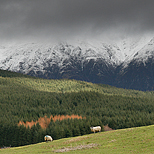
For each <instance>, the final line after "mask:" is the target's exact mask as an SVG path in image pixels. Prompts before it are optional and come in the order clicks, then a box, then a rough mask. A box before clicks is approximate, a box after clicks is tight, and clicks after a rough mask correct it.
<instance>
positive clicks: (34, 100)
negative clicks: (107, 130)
mask: <svg viewBox="0 0 154 154" xmlns="http://www.w3.org/2000/svg"><path fill="white" fill-rule="evenodd" d="M0 76H1V77H0V139H1V140H0V147H2V146H3V145H4V146H10V145H11V146H20V145H27V144H32V143H38V142H42V141H44V135H46V134H49V135H51V136H52V137H53V138H54V139H59V138H64V137H71V136H78V135H84V134H88V133H90V129H89V127H90V126H95V125H101V126H103V125H106V124H108V125H109V127H111V128H113V129H121V128H128V127H136V126H145V125H150V124H154V99H153V97H151V94H150V93H152V92H145V93H143V94H144V95H143V96H141V97H139V96H138V94H139V93H140V92H139V91H134V94H133V95H130V96H127V95H123V94H124V93H126V92H125V90H124V89H118V90H119V91H121V95H116V94H112V93H99V92H94V91H79V92H61V93H60V92H48V91H41V90H40V91H39V90H36V89H34V88H33V87H31V88H30V87H29V86H27V87H26V86H24V85H23V84H19V83H17V82H15V78H13V77H21V78H22V77H23V76H22V75H19V76H18V75H17V74H16V73H10V72H9V73H8V72H7V71H6V72H3V71H0ZM10 77H12V78H10ZM23 78H25V77H23ZM59 82H60V81H59ZM84 86H86V85H84ZM100 87H101V86H100ZM105 88H106V91H107V88H110V89H111V88H112V87H110V86H109V87H108V86H106V87H105ZM104 91H105V90H104ZM110 91H111V90H110ZM123 91H124V92H123ZM131 93H132V92H131ZM72 114H75V115H81V116H82V117H86V119H82V120H81V119H80V120H78V119H68V120H63V121H56V122H53V121H51V122H50V124H49V126H48V127H47V128H46V129H42V128H41V127H40V125H39V124H37V125H34V126H33V127H32V128H26V127H24V126H20V127H19V126H18V125H17V124H18V122H19V121H24V122H26V121H32V120H34V121H36V120H37V119H38V118H39V117H44V116H45V115H47V116H48V117H50V116H51V115H53V116H54V115H72Z"/></svg>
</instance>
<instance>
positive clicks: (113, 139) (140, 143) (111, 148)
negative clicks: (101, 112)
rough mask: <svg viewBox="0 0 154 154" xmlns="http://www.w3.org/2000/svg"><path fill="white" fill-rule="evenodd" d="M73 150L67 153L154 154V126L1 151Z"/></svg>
mask: <svg viewBox="0 0 154 154" xmlns="http://www.w3.org/2000/svg"><path fill="white" fill-rule="evenodd" d="M89 144H93V145H95V146H94V147H92V148H85V149H82V148H81V149H77V148H76V147H81V146H82V147H83V146H85V145H89ZM66 148H68V149H72V148H74V149H75V148H76V150H71V151H67V152H65V153H71V154H91V153H96V154H128V153H131V154H136V153H139V154H141V153H145V154H152V153H154V125H151V126H144V127H137V128H128V129H121V130H113V131H109V132H101V133H96V134H90V135H84V136H78V137H72V138H64V139H60V140H54V141H53V142H48V143H45V142H42V143H38V144H33V145H28V146H21V147H15V148H8V149H1V150H0V153H2V154H16V153H17V154H27V153H32V154H39V153H40V154H42V153H45V154H48V153H50V154H51V153H56V152H55V150H57V149H66Z"/></svg>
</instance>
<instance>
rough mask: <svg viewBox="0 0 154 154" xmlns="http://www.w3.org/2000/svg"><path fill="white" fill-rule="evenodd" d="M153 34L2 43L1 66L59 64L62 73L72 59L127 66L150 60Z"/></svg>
mask: <svg viewBox="0 0 154 154" xmlns="http://www.w3.org/2000/svg"><path fill="white" fill-rule="evenodd" d="M150 37H151V36H150ZM150 37H149V36H146V37H145V36H142V37H135V38H130V37H123V38H121V39H117V40H111V41H108V42H105V41H101V40H100V41H95V42H92V41H91V42H85V41H76V42H73V43H71V44H69V43H66V42H62V43H58V44H51V43H48V44H44V43H22V44H12V45H5V46H0V69H3V70H11V71H15V72H22V73H25V74H28V73H29V72H30V71H34V72H36V71H39V72H42V73H45V71H46V69H45V68H48V67H52V66H57V67H59V68H60V70H61V71H62V72H63V68H64V67H68V66H69V65H71V62H70V60H71V59H74V60H78V61H79V62H80V63H82V64H83V63H85V62H86V61H90V60H94V61H97V60H98V59H102V60H103V61H104V62H106V63H107V64H109V65H113V66H114V67H116V66H119V65H120V64H123V67H124V68H125V67H127V65H128V64H129V62H130V61H131V60H134V59H136V60H137V59H138V60H147V58H148V57H150V56H152V55H153V54H154V50H153V49H154V39H151V38H150ZM150 39H151V40H150ZM104 42H105V43H104Z"/></svg>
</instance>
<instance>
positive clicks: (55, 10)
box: [0, 0, 154, 43]
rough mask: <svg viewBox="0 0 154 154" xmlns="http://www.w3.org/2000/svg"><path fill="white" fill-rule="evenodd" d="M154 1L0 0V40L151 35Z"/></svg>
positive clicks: (54, 40)
mask: <svg viewBox="0 0 154 154" xmlns="http://www.w3.org/2000/svg"><path fill="white" fill-rule="evenodd" d="M153 6H154V0H0V41H1V43H2V42H11V41H13V42H19V41H29V42H30V41H49V42H56V41H58V42H59V41H71V40H78V39H82V40H101V41H102V40H103V39H106V38H110V39H117V38H120V37H124V36H126V37H127V36H131V37H134V36H137V35H142V34H153V32H154V9H153Z"/></svg>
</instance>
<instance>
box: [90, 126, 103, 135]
mask: <svg viewBox="0 0 154 154" xmlns="http://www.w3.org/2000/svg"><path fill="white" fill-rule="evenodd" d="M90 129H91V131H92V132H94V133H95V132H101V126H95V127H90Z"/></svg>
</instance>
